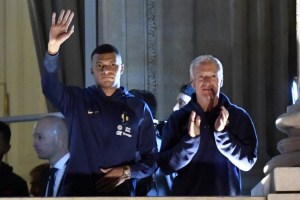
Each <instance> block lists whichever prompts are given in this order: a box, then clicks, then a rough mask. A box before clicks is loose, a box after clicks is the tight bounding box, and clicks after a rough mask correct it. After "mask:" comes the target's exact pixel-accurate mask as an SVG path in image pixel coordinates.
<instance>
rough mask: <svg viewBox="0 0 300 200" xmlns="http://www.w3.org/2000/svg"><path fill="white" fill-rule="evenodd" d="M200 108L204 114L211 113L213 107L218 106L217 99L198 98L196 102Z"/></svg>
mask: <svg viewBox="0 0 300 200" xmlns="http://www.w3.org/2000/svg"><path fill="white" fill-rule="evenodd" d="M197 101H198V103H199V105H200V106H201V108H202V109H203V111H204V112H209V111H211V110H212V109H213V108H214V107H215V106H217V105H218V102H219V98H218V97H217V96H215V97H212V98H211V97H209V98H199V100H197Z"/></svg>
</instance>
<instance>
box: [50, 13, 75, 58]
mask: <svg viewBox="0 0 300 200" xmlns="http://www.w3.org/2000/svg"><path fill="white" fill-rule="evenodd" d="M73 17H74V12H71V11H70V10H67V11H65V10H62V11H61V12H60V14H59V17H58V19H57V21H56V13H53V14H52V24H51V28H50V33H49V42H48V53H49V54H52V55H54V54H56V53H57V52H58V51H59V48H60V45H61V44H62V43H63V42H64V41H66V40H67V39H68V38H69V37H70V36H71V35H72V34H73V33H74V25H72V27H71V28H69V26H70V24H71V22H72V19H73Z"/></svg>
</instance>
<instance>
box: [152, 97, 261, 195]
mask: <svg viewBox="0 0 300 200" xmlns="http://www.w3.org/2000/svg"><path fill="white" fill-rule="evenodd" d="M221 106H225V108H226V109H227V110H228V112H229V119H228V124H227V126H226V127H225V128H224V130H223V131H222V132H217V131H215V130H214V123H215V120H216V119H217V117H218V116H219V112H220V107H221ZM192 110H194V111H195V112H196V113H197V115H200V117H201V125H200V136H197V137H195V138H192V137H190V136H189V134H188V121H189V116H190V113H191V111H192ZM256 160H257V136H256V132H255V128H254V125H253V123H252V120H251V118H250V117H249V115H248V114H247V112H246V111H245V110H243V109H242V108H239V107H237V106H236V105H234V104H231V103H230V101H229V99H228V98H227V97H226V96H225V95H224V94H222V93H221V94H220V99H219V103H218V105H217V106H216V107H215V108H213V110H212V111H210V112H204V111H203V110H202V108H201V107H200V106H199V104H198V103H197V102H196V96H195V94H194V95H193V96H192V100H191V101H190V102H189V103H188V104H187V105H186V106H185V107H183V108H182V109H180V110H178V111H175V112H173V113H172V114H171V116H170V117H169V119H168V122H167V124H166V125H165V126H164V129H163V133H162V144H161V150H160V153H159V156H158V161H157V162H158V165H159V167H160V168H161V170H162V171H163V172H164V173H165V174H170V173H173V172H177V174H178V175H177V177H176V178H175V179H174V182H173V187H172V195H175V196H235V195H241V174H240V170H243V171H248V170H250V169H251V168H252V167H253V165H254V164H255V162H256Z"/></svg>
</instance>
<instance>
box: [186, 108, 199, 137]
mask: <svg viewBox="0 0 300 200" xmlns="http://www.w3.org/2000/svg"><path fill="white" fill-rule="evenodd" d="M200 123H201V118H200V116H199V115H197V116H196V112H195V111H192V112H191V114H190V118H189V134H190V136H191V137H196V136H198V135H200Z"/></svg>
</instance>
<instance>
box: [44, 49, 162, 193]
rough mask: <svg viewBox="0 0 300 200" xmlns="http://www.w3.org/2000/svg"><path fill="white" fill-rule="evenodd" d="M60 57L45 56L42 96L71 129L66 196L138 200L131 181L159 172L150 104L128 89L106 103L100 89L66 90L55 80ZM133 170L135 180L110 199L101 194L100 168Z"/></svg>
mask: <svg viewBox="0 0 300 200" xmlns="http://www.w3.org/2000/svg"><path fill="white" fill-rule="evenodd" d="M57 62H58V55H55V56H51V55H49V54H47V53H46V55H45V60H44V67H45V69H44V72H43V76H42V88H43V93H44V95H45V96H46V97H47V98H48V99H49V100H50V102H51V103H52V104H53V105H54V106H55V107H56V108H57V109H58V110H59V111H60V112H61V113H62V114H63V115H64V116H65V118H66V119H67V122H68V126H69V140H70V143H69V148H70V160H69V164H68V167H67V169H66V176H65V181H64V186H63V187H62V190H63V191H64V192H63V196H96V195H118V196H130V195H134V187H135V186H134V181H133V179H137V178H144V177H147V176H149V175H151V174H152V173H153V172H154V171H155V169H156V162H155V154H156V153H157V146H156V140H155V134H154V126H153V119H152V115H151V111H150V109H149V107H148V106H147V104H145V103H144V102H143V101H141V100H140V99H138V98H136V97H134V96H133V95H131V94H130V93H129V92H128V91H127V90H126V89H125V88H124V87H121V88H119V89H117V90H116V91H115V93H114V94H113V95H112V96H110V97H107V96H106V95H105V94H104V92H103V91H102V90H101V88H99V87H96V86H90V87H88V88H83V89H82V88H79V87H71V86H65V85H63V84H62V83H61V82H60V81H59V79H58V75H57V67H58V63H57ZM121 165H130V168H131V176H132V178H133V179H130V180H128V181H126V182H125V183H124V184H121V185H120V186H118V187H117V188H116V189H115V190H114V191H113V192H112V194H98V193H97V192H96V190H95V181H97V180H98V178H99V176H101V174H100V171H99V169H100V168H110V167H116V166H121Z"/></svg>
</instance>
